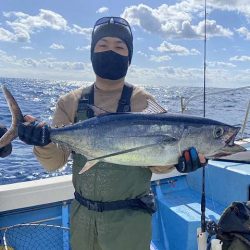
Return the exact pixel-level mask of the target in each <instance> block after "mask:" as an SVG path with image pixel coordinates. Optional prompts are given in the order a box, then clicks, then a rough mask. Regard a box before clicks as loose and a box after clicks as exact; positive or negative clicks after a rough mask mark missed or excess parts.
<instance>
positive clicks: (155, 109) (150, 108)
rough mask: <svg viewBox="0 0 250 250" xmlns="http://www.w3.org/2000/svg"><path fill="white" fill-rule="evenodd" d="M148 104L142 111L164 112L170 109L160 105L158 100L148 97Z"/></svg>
mask: <svg viewBox="0 0 250 250" xmlns="http://www.w3.org/2000/svg"><path fill="white" fill-rule="evenodd" d="M147 103H148V106H147V107H146V109H144V110H143V111H142V113H152V114H162V113H167V112H168V111H167V110H166V109H165V108H163V107H162V106H161V105H159V104H158V103H157V102H155V101H153V100H151V99H147Z"/></svg>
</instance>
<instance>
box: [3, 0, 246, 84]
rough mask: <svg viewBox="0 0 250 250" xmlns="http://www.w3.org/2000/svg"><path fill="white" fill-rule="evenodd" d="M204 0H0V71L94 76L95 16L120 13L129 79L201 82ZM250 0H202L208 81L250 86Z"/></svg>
mask: <svg viewBox="0 0 250 250" xmlns="http://www.w3.org/2000/svg"><path fill="white" fill-rule="evenodd" d="M204 13H205V12H204V1H203V0H183V1H181V0H180V1H176V0H169V1H168V0H151V1H149V0H145V1H137V0H134V1H129V0H122V1H117V0H100V1H97V0H96V1H83V0H71V1H61V0H53V1H51V0H35V1H31V0H22V1H20V0H8V1H6V0H0V77H11V78H12V77H13V78H15V77H18V78H32V79H33V78H34V79H44V80H63V81H83V82H93V81H94V79H95V75H94V73H93V70H92V65H91V61H90V37H91V31H92V27H93V25H94V23H95V21H96V20H97V19H99V18H101V17H103V16H121V17H123V18H125V19H126V20H127V21H128V22H129V23H130V25H131V27H132V31H133V36H134V54H133V59H132V63H131V65H130V67H129V71H128V75H127V81H128V82H130V83H132V84H136V85H147V86H197V87H202V86H203V65H204V60H203V57H204V30H205V29H204V27H205V21H204V16H205V15H204ZM249 24H250V4H249V0H207V22H206V30H207V42H206V44H207V49H206V54H207V59H206V68H207V70H206V83H207V86H208V87H221V88H223V87H225V88H227V87H230V88H232V87H242V86H250V67H249V64H250V25H249Z"/></svg>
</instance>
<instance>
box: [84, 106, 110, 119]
mask: <svg viewBox="0 0 250 250" xmlns="http://www.w3.org/2000/svg"><path fill="white" fill-rule="evenodd" d="M86 106H88V108H90V109H92V110H93V112H94V113H95V115H96V116H98V115H104V114H110V112H109V111H107V110H105V109H102V108H100V107H97V106H95V105H91V104H86Z"/></svg>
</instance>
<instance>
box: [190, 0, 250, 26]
mask: <svg viewBox="0 0 250 250" xmlns="http://www.w3.org/2000/svg"><path fill="white" fill-rule="evenodd" d="M197 1H199V0H195V2H197ZM207 3H208V6H210V7H211V8H214V9H220V10H223V11H235V12H237V13H242V14H243V15H245V16H246V18H247V19H248V20H249V21H250V5H249V0H227V1H225V0H210V1H207Z"/></svg>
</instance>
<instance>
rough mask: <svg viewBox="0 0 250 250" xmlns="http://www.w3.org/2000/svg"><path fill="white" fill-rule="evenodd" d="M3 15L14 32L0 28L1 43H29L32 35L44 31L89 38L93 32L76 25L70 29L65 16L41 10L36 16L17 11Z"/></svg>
mask: <svg viewBox="0 0 250 250" xmlns="http://www.w3.org/2000/svg"><path fill="white" fill-rule="evenodd" d="M3 15H4V17H6V18H7V19H9V20H7V21H6V24H7V25H8V26H9V27H10V28H11V29H12V30H13V31H12V32H11V31H9V30H6V29H3V28H0V40H1V41H17V42H29V41H30V36H31V34H34V33H36V32H38V31H40V30H42V29H52V30H57V31H60V30H63V31H66V32H70V33H74V34H80V35H84V36H86V38H89V37H90V34H91V30H92V29H91V28H82V27H80V26H78V25H76V24H73V26H72V27H70V26H69V25H68V22H67V20H66V19H65V18H64V17H63V16H61V15H60V14H58V13H56V12H53V11H51V10H44V9H40V10H39V13H38V14H37V15H34V16H31V15H28V14H26V13H23V12H15V11H12V12H4V13H3Z"/></svg>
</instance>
